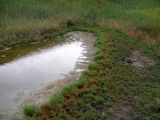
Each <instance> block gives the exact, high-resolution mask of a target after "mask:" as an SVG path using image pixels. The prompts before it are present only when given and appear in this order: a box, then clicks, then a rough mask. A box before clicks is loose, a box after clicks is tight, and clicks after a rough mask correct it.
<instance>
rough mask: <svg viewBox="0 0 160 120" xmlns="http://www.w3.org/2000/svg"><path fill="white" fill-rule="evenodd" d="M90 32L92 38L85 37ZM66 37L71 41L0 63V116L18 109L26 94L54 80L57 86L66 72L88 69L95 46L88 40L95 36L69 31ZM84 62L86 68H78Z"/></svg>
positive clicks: (67, 73)
mask: <svg viewBox="0 0 160 120" xmlns="http://www.w3.org/2000/svg"><path fill="white" fill-rule="evenodd" d="M88 35H89V36H92V37H89V38H86V37H88ZM67 36H70V37H68V38H67V39H70V41H71V42H66V43H64V44H62V45H56V46H54V47H49V48H45V49H41V50H39V51H37V52H32V53H30V54H28V55H25V56H23V57H19V58H17V59H15V60H13V61H11V62H9V63H5V64H2V65H0V119H2V118H4V119H5V117H6V116H9V115H10V114H11V113H13V112H15V110H16V109H17V108H18V106H20V104H22V103H23V101H24V99H25V97H26V95H27V94H29V93H31V92H34V91H37V90H38V89H40V88H43V87H44V86H46V85H47V84H49V83H51V82H54V81H55V84H54V86H56V81H64V80H65V77H66V75H70V74H72V73H73V71H75V73H76V72H81V71H84V70H85V68H86V66H87V64H88V63H89V61H91V60H90V59H88V58H90V57H87V51H89V48H90V47H89V46H91V45H92V44H90V42H89V41H91V40H89V39H90V38H92V39H93V38H95V37H94V35H93V34H91V33H87V32H70V33H67ZM72 40H73V41H72ZM93 42H94V41H92V43H93ZM93 53H94V52H93ZM88 55H89V54H88ZM85 61H86V62H85ZM81 62H83V63H86V65H83V66H85V68H84V67H78V66H80V65H79V64H80V63H81ZM64 83H65V82H64ZM57 86H58V84H57ZM50 92H51V91H50ZM6 119H7V117H6Z"/></svg>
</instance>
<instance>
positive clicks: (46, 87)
mask: <svg viewBox="0 0 160 120" xmlns="http://www.w3.org/2000/svg"><path fill="white" fill-rule="evenodd" d="M64 37H65V38H66V39H67V40H66V41H67V44H72V43H73V42H76V43H75V44H79V45H80V48H81V50H82V52H81V54H80V55H79V57H78V59H77V60H76V63H75V64H74V67H73V69H70V70H69V71H67V73H65V74H64V73H63V72H62V73H59V75H60V76H61V77H57V78H54V77H51V76H50V78H49V79H50V81H48V82H44V83H43V84H41V85H40V86H39V87H37V88H36V89H34V90H28V91H27V92H23V95H22V96H21V98H20V99H21V100H17V103H16V106H15V109H14V110H12V111H8V113H6V114H2V115H1V118H3V119H6V120H7V119H8V118H11V117H13V116H15V115H16V117H17V115H18V116H21V115H22V108H23V106H25V105H26V104H27V105H28V104H42V103H44V102H45V101H47V100H48V99H49V98H50V97H51V95H52V94H53V93H55V92H57V91H59V90H60V89H61V88H62V87H63V86H64V85H67V84H70V83H72V82H73V81H74V80H78V78H79V77H80V75H81V73H82V71H84V70H85V69H86V68H87V65H88V64H89V63H90V62H91V61H92V60H93V55H94V54H95V52H96V50H95V48H94V41H95V39H96V37H95V35H94V34H92V33H88V32H80V31H76V32H69V33H67V34H65V35H64ZM77 42H78V43H77ZM64 44H66V43H64ZM71 47H72V46H71ZM75 49H76V48H75ZM72 50H73V49H71V50H70V52H72ZM63 52H64V53H65V51H63ZM66 54H67V51H66ZM68 57H71V55H69V54H68ZM66 60H67V59H66ZM62 64H63V63H62ZM66 64H67V63H66ZM63 67H64V68H65V67H67V65H65V64H63ZM55 69H57V68H55ZM18 99H19V98H18ZM15 111H16V114H15Z"/></svg>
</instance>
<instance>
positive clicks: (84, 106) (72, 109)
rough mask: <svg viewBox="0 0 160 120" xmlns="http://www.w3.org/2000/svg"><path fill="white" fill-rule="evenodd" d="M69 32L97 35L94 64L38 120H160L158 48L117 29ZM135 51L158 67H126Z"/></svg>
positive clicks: (77, 27)
mask: <svg viewBox="0 0 160 120" xmlns="http://www.w3.org/2000/svg"><path fill="white" fill-rule="evenodd" d="M67 29H68V30H69V31H70V30H84V31H90V32H94V33H95V34H96V36H97V41H96V47H97V48H98V51H97V53H96V56H95V58H94V63H93V64H90V65H89V66H88V70H86V71H85V72H84V73H83V75H82V76H81V78H80V80H79V81H76V82H74V83H73V84H71V85H69V86H66V87H65V88H64V89H62V90H61V91H60V92H59V93H57V94H55V95H54V96H53V97H52V98H51V99H50V101H49V102H48V103H47V104H46V105H43V106H42V107H41V112H40V114H39V115H37V116H36V118H35V119H38V120H41V119H46V120H47V119H55V120H59V119H65V120H71V119H73V120H74V119H75V120H76V119H82V120H86V119H91V120H96V119H109V120H112V119H144V120H145V119H146V120H147V119H153V120H155V119H159V113H160V112H159V102H158V100H159V99H160V94H159V90H160V86H159V79H160V75H159V72H160V63H159V61H160V60H159V56H158V54H157V53H156V52H155V51H154V49H152V48H151V47H150V46H148V45H147V44H146V43H145V42H140V41H138V40H136V39H134V38H132V37H130V36H128V35H127V34H125V33H123V32H121V31H119V30H116V29H102V28H99V27H96V26H87V25H80V26H72V27H67V28H65V31H67ZM134 49H135V50H139V51H141V52H142V53H143V54H145V55H147V56H150V57H151V58H154V60H155V61H156V65H154V66H152V67H149V68H146V69H142V70H138V71H137V69H136V68H134V67H133V66H131V65H126V63H125V59H126V58H127V57H129V55H130V54H131V51H133V50H134ZM124 108H126V109H124Z"/></svg>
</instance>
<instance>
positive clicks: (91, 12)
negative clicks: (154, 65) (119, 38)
mask: <svg viewBox="0 0 160 120" xmlns="http://www.w3.org/2000/svg"><path fill="white" fill-rule="evenodd" d="M159 6H160V2H159V1H158V0H140V1H139V0H133V1H129V0H121V1H115V0H101V1H97V0H79V1H75V0H68V1H66V0H59V1H57V0H47V1H46V0H34V1H33V0H23V1H21V0H14V1H13V0H7V1H6V0H1V1H0V12H1V13H2V14H1V15H0V20H1V22H0V27H1V28H0V33H1V34H2V35H3V34H8V33H10V34H11V33H16V32H26V31H35V30H36V31H38V30H44V29H49V28H53V27H56V25H55V24H60V23H61V22H63V21H66V20H80V21H83V22H84V23H94V24H100V23H101V21H103V20H106V21H107V20H108V19H115V20H119V19H122V20H126V18H128V17H129V18H130V16H129V15H127V14H126V12H128V11H129V13H128V14H132V12H130V10H136V11H137V12H139V11H140V12H141V11H142V10H144V11H145V10H146V9H154V8H155V7H157V8H159ZM156 11H159V9H157V10H156ZM151 12H153V13H154V11H151ZM151 12H149V13H148V12H145V13H144V16H150V15H151ZM141 13H142V14H143V12H141ZM135 17H136V15H134V16H133V23H134V22H135V24H137V25H138V26H140V27H141V22H140V23H137V21H135V20H134V19H135ZM158 20H159V17H158V16H157V17H156V16H154V21H149V20H148V22H146V23H145V24H146V25H142V26H143V28H145V26H147V25H150V23H154V22H155V24H157V25H158V26H157V28H158V29H159V22H157V21H158ZM142 24H143V23H142ZM147 29H148V27H147ZM152 29H153V28H152ZM155 29H156V28H155Z"/></svg>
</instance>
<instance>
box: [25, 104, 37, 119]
mask: <svg viewBox="0 0 160 120" xmlns="http://www.w3.org/2000/svg"><path fill="white" fill-rule="evenodd" d="M23 112H24V114H25V115H26V116H28V117H35V116H37V115H38V114H39V113H40V108H39V107H37V106H34V105H32V106H25V107H24V109H23Z"/></svg>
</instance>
